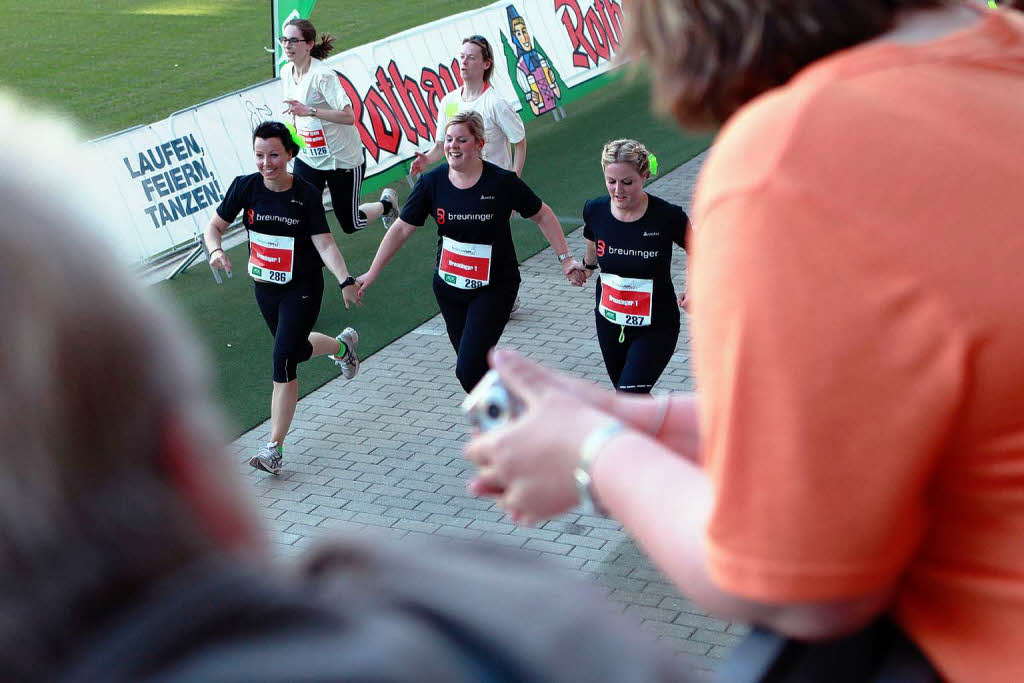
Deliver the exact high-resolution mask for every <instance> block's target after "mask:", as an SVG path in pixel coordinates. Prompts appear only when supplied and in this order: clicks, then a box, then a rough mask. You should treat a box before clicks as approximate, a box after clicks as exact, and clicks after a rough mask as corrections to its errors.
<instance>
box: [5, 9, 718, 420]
mask: <svg viewBox="0 0 1024 683" xmlns="http://www.w3.org/2000/svg"><path fill="white" fill-rule="evenodd" d="M486 4H489V3H488V2H481V1H479V0H477V1H469V2H459V3H455V2H442V1H441V0H423V1H421V2H418V3H416V6H415V7H416V9H415V10H410V7H412V5H411V4H410V3H406V2H405V1H404V0H385V1H384V2H369V1H366V0H345V1H344V2H336V1H330V0H321V1H320V2H319V3H318V4H317V6H316V8H315V9H314V11H313V16H312V17H311V18H312V20H313V21H314V23H315V24H316V25H317V27H318V28H320V29H322V30H327V31H329V32H331V33H335V34H337V35H338V36H339V41H338V43H337V46H338V50H344V49H346V48H348V47H353V46H355V45H358V44H361V43H365V42H369V41H372V40H375V39H378V38H381V37H384V36H388V35H392V34H394V33H397V32H399V31H402V30H404V29H406V28H410V27H412V26H416V25H419V24H422V23H425V22H427V21H430V20H432V19H435V18H438V17H441V16H446V15H448V14H452V13H455V12H459V11H463V10H465V9H469V8H472V7H478V6H482V5H486ZM0 10H3V12H4V14H3V16H4V17H5V19H6V21H5V22H4V23H3V25H2V26H0V37H2V38H4V39H6V45H7V50H6V51H5V54H6V55H8V57H5V63H4V64H3V65H2V66H3V67H4V71H3V73H4V84H5V86H7V87H12V86H13V88H14V89H15V90H16V91H18V92H21V93H23V94H25V95H28V96H30V97H34V98H36V99H37V100H38V101H40V102H44V103H46V104H49V105H52V106H55V107H58V108H61V109H63V110H65V111H67V112H69V113H70V114H71V115H72V116H73V117H75V118H76V119H78V120H79V121H80V123H81V124H82V125H83V126H84V128H85V130H86V131H87V132H88V134H90V135H101V134H105V133H109V132H113V131H117V130H120V129H123V128H125V127H129V126H132V125H136V124H140V123H150V122H153V121H156V120H159V119H161V118H164V117H166V116H167V115H168V114H170V113H171V112H172V111H175V110H177V109H181V108H184V107H187V106H189V105H192V104H195V103H198V102H200V101H203V100H206V99H210V98H212V97H216V96H218V95H221V94H224V93H227V92H230V91H232V90H236V89H239V88H242V87H245V86H248V85H252V84H254V83H258V82H260V81H263V80H266V79H267V78H268V77H269V75H270V57H269V56H268V55H266V54H265V53H264V52H263V46H264V45H268V44H269V42H270V38H269V24H270V21H269V2H262V1H260V2H256V1H252V0H246V1H242V0H217V1H212V0H211V1H201V0H178V1H169V0H157V1H152V2H138V1H136V2H129V1H127V0H103V1H102V2H84V1H77V2H73V1H72V0H58V1H56V2H52V3H50V4H49V5H48V6H47V11H46V13H45V21H42V20H41V19H40V14H39V11H38V8H37V7H32V8H30V7H28V6H27V5H26V4H25V3H14V2H11V1H10V0H0ZM40 33H41V35H40ZM82 36H85V37H86V38H85V39H82V38H81V37H82ZM12 55H13V56H18V57H23V58H22V59H19V60H17V61H14V60H13V59H12V58H11V56H12ZM7 61H10V63H7ZM211 65H212V66H211ZM648 100H649V96H648V92H647V88H646V85H645V84H644V83H643V82H639V81H638V82H630V81H629V80H628V79H626V78H618V79H616V80H615V81H614V82H613V83H612V84H611V85H608V86H607V87H605V88H603V89H600V90H597V91H596V92H594V93H592V94H590V95H588V96H586V97H585V98H583V99H581V100H577V101H575V102H573V103H572V104H571V105H569V107H568V113H569V117H568V118H567V119H566V120H565V121H562V122H555V121H554V119H553V118H551V117H543V118H541V119H537V120H533V121H530V122H529V123H527V136H528V139H529V150H528V154H527V164H526V170H525V173H524V177H525V179H526V181H527V182H528V183H529V185H530V186H531V187H532V188H533V189H534V190H535V191H536V192H537V193H538V194H539V195H540V196H541V197H542V198H543V199H544V200H545V201H547V202H548V204H550V205H551V207H552V208H553V209H554V211H555V213H556V214H557V215H559V216H565V217H574V216H578V215H579V213H580V211H581V210H582V208H583V203H584V201H585V200H586V199H588V198H590V197H593V196H597V195H599V194H601V193H602V192H603V191H604V184H603V180H602V175H601V171H600V166H599V164H598V161H597V160H598V157H599V154H600V150H601V146H602V145H603V143H604V142H605V141H607V140H609V139H612V138H618V137H635V138H638V139H640V140H642V141H643V142H645V143H646V144H647V145H648V146H649V147H650V148H651V149H652V150H654V151H655V153H657V155H658V157H659V160H660V162H661V166H662V168H663V169H664V172H667V171H669V170H671V169H673V168H675V167H676V166H678V165H679V164H681V163H683V162H685V161H687V160H689V159H690V158H691V157H693V156H694V155H695V154H697V153H699V152H700V151H701V150H703V149H704V148H705V147H707V145H708V142H709V139H708V138H706V137H687V136H684V135H682V134H680V133H679V131H678V130H676V129H675V128H674V126H672V125H671V124H669V123H667V122H665V121H663V120H659V119H658V118H656V117H654V116H653V115H652V114H651V113H650V110H649V107H648V106H647V102H648ZM253 170H255V167H254V169H253ZM373 180H374V179H370V180H369V181H368V182H367V183H366V184H364V190H366V192H365V193H364V201H366V200H370V199H373V198H375V195H376V193H377V191H378V189H377V187H376V186H378V185H379V182H373ZM392 186H393V187H395V188H396V189H397V190H398V191H399V193H400V198H404V196H405V194H407V192H408V187H407V185H405V183H404V182H401V181H398V182H395V183H393V185H392ZM331 221H332V228H333V230H334V233H335V237H336V238H337V240H338V243H339V245H340V246H341V248H342V251H343V253H344V254H345V258H346V260H347V261H348V264H349V268H350V270H351V271H352V272H353V273H362V272H364V271H365V269H366V268H367V267H368V266H369V264H370V262H371V261H372V259H373V255H374V253H375V252H376V249H377V245H378V243H379V241H380V238H381V236H382V235H383V229H382V227H381V225H380V223H379V222H378V223H376V224H375V225H372V226H370V227H369V228H367V229H366V230H365V231H363V232H361V233H359V234H356V235H344V234H342V233H341V231H340V229H339V228H338V226H337V222H336V221H334V219H333V215H332V216H331ZM564 227H565V228H566V230H567V232H568V231H571V230H574V229H575V228H576V227H578V224H567V225H565V226H564ZM513 235H514V237H515V242H516V248H517V251H518V254H519V257H520V259H526V258H528V257H530V256H532V255H533V254H535V253H537V252H538V251H539V250H540V249H542V248H544V247H546V246H547V245H546V242H545V240H544V238H543V236H542V235H541V234H540V231H539V230H538V229H537V227H536V225H535V224H534V223H532V222H530V221H525V220H516V221H514V222H513ZM436 239H437V238H436V232H435V227H434V225H433V222H429V221H428V224H427V225H426V226H424V227H423V228H422V229H420V230H419V231H417V233H416V234H415V235H414V236H413V238H412V239H411V240H410V241H409V243H407V244H406V246H405V247H404V248H403V250H402V251H401V252H400V253H399V254H398V255H397V256H396V258H395V259H394V261H393V262H392V263H391V264H390V265H389V266H388V269H387V270H386V271H385V272H384V274H383V275H382V277H381V279H380V280H379V281H378V282H377V284H376V285H375V286H374V287H373V289H371V290H370V292H369V293H368V295H367V299H366V305H365V306H364V307H362V308H361V309H358V310H351V311H346V310H345V308H344V306H343V305H342V303H341V298H340V295H339V293H338V291H337V288H336V287H334V286H332V285H330V284H328V286H327V290H326V294H325V298H324V304H323V307H322V310H321V314H320V320H319V322H318V325H317V329H318V330H320V331H323V332H325V333H330V334H335V333H337V331H339V330H340V329H341V328H343V327H344V326H345V325H353V326H355V327H356V328H357V329H359V332H360V337H361V340H360V356H361V357H363V358H366V357H367V356H369V355H370V354H372V353H373V352H374V351H376V350H377V349H379V348H380V347H381V346H383V345H385V344H387V343H388V342H390V341H392V340H394V339H395V338H397V337H399V336H401V335H402V334H404V333H406V332H408V331H409V330H410V329H412V328H413V327H415V326H416V325H418V324H419V323H421V322H423V321H425V320H427V319H429V318H430V317H432V316H433V315H435V314H436V313H437V306H436V304H435V302H434V299H433V295H432V293H431V289H430V281H431V276H432V272H433V266H434V253H435V248H436V246H435V245H436ZM244 251H245V247H244V246H239V247H236V248H235V249H234V250H232V251H231V254H230V255H231V258H232V260H233V261H234V262H235V263H236V264H242V263H244V262H245V256H244ZM330 279H331V278H330V277H329V276H328V282H330ZM157 288H158V290H160V292H161V293H162V294H164V295H165V296H166V297H167V298H169V299H170V300H172V301H173V302H175V303H176V304H177V305H178V306H179V308H181V309H182V311H183V312H184V313H185V315H186V317H187V318H188V319H189V320H190V321H191V322H192V324H193V326H194V328H195V330H196V332H197V333H198V334H199V336H200V338H201V339H202V341H203V342H204V344H205V345H206V347H207V348H208V349H209V352H210V355H211V357H212V359H213V360H214V362H215V369H216V377H215V380H214V383H215V387H216V391H217V393H218V395H219V397H220V398H221V400H222V402H223V405H224V407H225V410H226V412H227V414H228V416H229V418H230V419H231V421H232V425H233V428H234V432H235V433H241V432H243V431H245V430H247V429H249V428H251V427H252V426H254V425H256V424H258V423H259V422H261V421H263V420H264V419H266V417H267V416H268V415H269V396H270V348H271V337H270V334H269V332H268V331H267V329H266V326H265V325H264V323H263V319H262V317H261V316H260V314H259V311H258V309H257V307H256V303H255V301H254V299H253V295H252V286H251V284H250V283H249V279H248V278H247V277H244V276H242V275H241V273H240V275H239V276H238V277H234V278H232V279H230V280H226V281H225V284H224V285H223V286H217V285H216V284H215V283H214V281H213V279H212V277H211V275H210V272H209V269H208V268H206V267H205V266H203V265H200V266H199V267H196V268H193V269H192V270H190V271H188V272H187V273H185V274H184V275H182V276H179V277H178V278H177V279H175V280H173V281H170V282H164V283H162V284H160V285H157ZM453 359H454V354H453ZM337 374H338V372H337V368H336V367H335V366H334V365H333V364H332V363H330V362H329V361H327V360H324V359H318V360H317V361H313V362H310V363H307V364H304V365H303V366H302V367H301V368H300V371H299V376H300V389H301V393H302V395H305V394H307V393H308V392H309V391H312V390H313V389H315V388H317V387H319V386H321V385H322V384H323V383H324V382H326V381H328V380H330V379H332V378H334V377H336V376H337Z"/></svg>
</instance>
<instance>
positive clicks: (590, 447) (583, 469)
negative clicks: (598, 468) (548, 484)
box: [572, 420, 626, 515]
mask: <svg viewBox="0 0 1024 683" xmlns="http://www.w3.org/2000/svg"><path fill="white" fill-rule="evenodd" d="M625 428H626V427H625V426H624V425H623V424H622V423H621V422H619V421H618V420H615V421H613V422H609V423H608V424H606V425H605V426H603V427H601V428H600V429H597V430H595V431H593V432H591V433H590V434H588V435H587V438H585V439H584V440H583V445H582V446H580V459H579V461H578V462H577V464H576V469H575V470H573V473H572V476H573V478H574V479H575V480H576V493H577V494H579V498H580V505H581V506H582V507H583V512H584V514H588V515H592V514H594V513H595V512H596V513H598V514H601V515H604V514H605V512H604V509H603V508H602V507H601V505H600V504H599V503H598V502H597V501H596V500H595V498H594V480H593V478H591V476H590V470H591V468H592V467H593V466H594V462H595V461H596V460H597V455H598V453H600V452H601V449H602V448H604V445H605V444H606V443H608V441H609V440H610V439H612V438H613V437H614V436H615V435H616V434H618V433H619V432H621V431H623V430H624V429H625Z"/></svg>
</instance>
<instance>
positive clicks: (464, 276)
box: [437, 237, 491, 289]
mask: <svg viewBox="0 0 1024 683" xmlns="http://www.w3.org/2000/svg"><path fill="white" fill-rule="evenodd" d="M437 274H438V275H439V276H440V277H441V279H442V280H444V281H445V283H447V284H449V285H451V286H452V287H457V288H458V289H478V288H480V287H483V286H484V285H486V284H487V283H489V282H490V281H491V245H489V244H466V243H464V242H456V241H455V240H453V239H451V238H450V237H445V238H443V239H442V242H441V260H440V261H439V262H438V264H437Z"/></svg>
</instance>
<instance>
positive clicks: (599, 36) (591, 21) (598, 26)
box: [586, 7, 612, 64]
mask: <svg viewBox="0 0 1024 683" xmlns="http://www.w3.org/2000/svg"><path fill="white" fill-rule="evenodd" d="M586 22H587V29H588V30H589V32H590V40H591V43H592V44H593V46H594V49H595V50H597V54H599V55H600V56H602V57H604V58H605V60H609V59H611V58H612V51H611V49H610V46H609V45H608V38H607V37H606V36H605V34H604V24H603V23H601V15H599V14H598V13H597V12H595V11H594V8H593V7H591V8H590V9H588V10H587V19H586ZM594 64H597V60H596V59H595V60H594Z"/></svg>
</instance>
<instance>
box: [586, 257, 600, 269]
mask: <svg viewBox="0 0 1024 683" xmlns="http://www.w3.org/2000/svg"><path fill="white" fill-rule="evenodd" d="M583 267H584V268H586V269H587V270H597V264H596V263H587V259H583Z"/></svg>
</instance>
